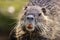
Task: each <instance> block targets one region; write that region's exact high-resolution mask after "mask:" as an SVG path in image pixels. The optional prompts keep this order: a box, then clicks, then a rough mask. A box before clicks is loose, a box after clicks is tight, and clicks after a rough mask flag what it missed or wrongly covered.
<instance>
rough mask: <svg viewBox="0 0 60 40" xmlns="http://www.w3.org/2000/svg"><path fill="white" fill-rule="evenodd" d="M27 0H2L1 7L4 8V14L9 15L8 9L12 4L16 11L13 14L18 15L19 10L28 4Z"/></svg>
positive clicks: (0, 1)
mask: <svg viewBox="0 0 60 40" xmlns="http://www.w3.org/2000/svg"><path fill="white" fill-rule="evenodd" d="M26 2H27V0H0V9H2V10H1V11H2V13H3V14H4V15H9V13H8V11H7V9H8V7H10V6H13V7H14V8H15V12H14V14H13V16H14V17H15V16H17V15H18V12H20V10H21V9H22V7H23V6H24V5H25V4H26Z"/></svg>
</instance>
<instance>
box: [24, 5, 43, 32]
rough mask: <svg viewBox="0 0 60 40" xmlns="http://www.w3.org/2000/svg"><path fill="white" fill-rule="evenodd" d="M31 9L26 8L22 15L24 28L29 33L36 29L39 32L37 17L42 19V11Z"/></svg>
mask: <svg viewBox="0 0 60 40" xmlns="http://www.w3.org/2000/svg"><path fill="white" fill-rule="evenodd" d="M33 7H35V6H33ZM33 7H32V6H31V7H30V8H27V9H26V12H25V15H24V25H25V27H24V28H25V29H26V30H27V31H29V32H32V31H35V30H36V29H37V30H39V31H40V28H39V27H37V25H38V21H39V17H40V18H42V11H41V10H42V9H40V8H39V9H37V8H33ZM38 28H39V29H38Z"/></svg>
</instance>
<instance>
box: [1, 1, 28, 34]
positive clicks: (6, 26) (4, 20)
mask: <svg viewBox="0 0 60 40" xmlns="http://www.w3.org/2000/svg"><path fill="white" fill-rule="evenodd" d="M27 1H28V0H0V33H9V32H10V30H11V29H12V28H13V27H14V26H15V24H16V18H17V16H18V14H19V12H20V11H21V10H22V8H23V7H24V6H25V4H26V3H27ZM9 7H14V12H13V13H9V12H8V8H9Z"/></svg>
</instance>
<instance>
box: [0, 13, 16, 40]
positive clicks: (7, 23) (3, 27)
mask: <svg viewBox="0 0 60 40" xmlns="http://www.w3.org/2000/svg"><path fill="white" fill-rule="evenodd" d="M15 25H16V19H12V18H11V17H9V16H4V15H2V14H1V13H0V40H7V39H8V35H9V33H10V31H11V30H12V28H13V27H14V26H15Z"/></svg>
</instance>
